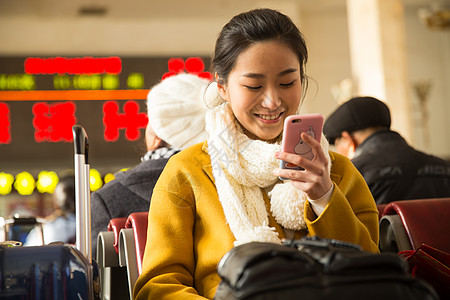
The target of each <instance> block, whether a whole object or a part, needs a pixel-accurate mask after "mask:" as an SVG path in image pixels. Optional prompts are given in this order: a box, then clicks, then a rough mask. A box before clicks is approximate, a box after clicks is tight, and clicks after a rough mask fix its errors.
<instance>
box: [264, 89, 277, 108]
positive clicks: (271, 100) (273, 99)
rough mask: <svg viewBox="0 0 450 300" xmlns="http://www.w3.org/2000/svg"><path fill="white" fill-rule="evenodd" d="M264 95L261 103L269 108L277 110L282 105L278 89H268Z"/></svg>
mask: <svg viewBox="0 0 450 300" xmlns="http://www.w3.org/2000/svg"><path fill="white" fill-rule="evenodd" d="M263 97H264V99H263V100H262V103H261V104H262V106H263V107H265V108H267V109H270V110H275V109H277V108H278V107H279V106H280V105H281V100H280V99H279V96H278V92H277V90H276V89H268V90H267V91H266V93H264V96H263Z"/></svg>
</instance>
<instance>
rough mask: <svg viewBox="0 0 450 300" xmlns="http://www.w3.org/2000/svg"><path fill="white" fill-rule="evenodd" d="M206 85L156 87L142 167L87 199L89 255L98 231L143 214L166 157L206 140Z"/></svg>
mask: <svg viewBox="0 0 450 300" xmlns="http://www.w3.org/2000/svg"><path fill="white" fill-rule="evenodd" d="M208 83H209V81H208V80H206V79H203V78H200V77H198V76H196V75H193V74H187V73H181V74H177V75H174V76H171V77H168V78H166V79H164V80H163V81H161V82H160V83H159V84H157V85H155V86H154V87H153V88H152V89H151V90H150V92H149V93H148V97H147V109H148V117H149V122H148V125H147V128H146V131H145V138H146V146H147V150H148V152H147V153H146V154H145V155H144V156H143V157H142V158H141V161H142V162H141V163H140V164H138V165H137V166H135V167H134V168H131V169H129V170H126V171H122V172H119V173H117V174H116V175H115V179H114V180H113V181H110V182H108V183H107V184H106V185H105V186H103V187H102V188H101V189H99V190H98V191H96V192H94V193H92V195H91V215H92V217H91V222H92V224H91V229H92V231H91V232H92V253H94V254H95V255H96V248H97V237H98V234H99V232H101V231H107V230H108V223H109V221H110V220H111V219H113V218H119V217H127V216H128V215H129V214H131V213H133V212H140V211H148V210H149V206H150V199H151V196H152V191H153V187H154V186H155V183H156V181H157V180H158V178H159V175H160V174H161V172H162V170H163V169H164V166H165V165H166V163H167V161H168V160H169V157H171V156H172V155H173V154H175V153H177V152H179V151H180V149H184V148H186V147H189V146H191V145H194V144H196V143H199V142H202V141H204V140H205V138H206V135H205V120H204V116H205V107H203V104H202V95H203V90H204V89H206V87H207V85H208Z"/></svg>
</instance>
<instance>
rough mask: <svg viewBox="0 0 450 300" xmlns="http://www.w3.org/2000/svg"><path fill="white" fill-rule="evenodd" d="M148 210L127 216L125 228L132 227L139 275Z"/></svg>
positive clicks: (145, 241) (145, 238)
mask: <svg viewBox="0 0 450 300" xmlns="http://www.w3.org/2000/svg"><path fill="white" fill-rule="evenodd" d="M147 224H148V212H135V213H132V214H130V215H129V216H128V219H127V222H126V224H125V228H133V233H134V244H135V247H136V261H137V267H138V272H139V275H140V274H141V273H142V259H143V258H144V251H145V244H146V243H147Z"/></svg>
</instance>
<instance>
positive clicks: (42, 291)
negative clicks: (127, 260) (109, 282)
mask: <svg viewBox="0 0 450 300" xmlns="http://www.w3.org/2000/svg"><path fill="white" fill-rule="evenodd" d="M73 135H74V149H75V187H76V192H75V195H76V216H77V221H76V222H77V224H76V228H77V229H76V247H75V246H73V245H69V244H62V243H55V244H51V245H45V246H38V247H22V246H16V245H17V244H14V243H6V244H3V245H1V246H0V299H27V300H28V299H31V300H38V299H42V300H49V299H55V300H60V299H61V300H65V299H77V300H79V299H88V300H93V299H98V297H99V296H98V295H99V289H100V284H99V282H100V280H99V277H98V267H97V265H96V263H95V261H93V260H92V255H91V249H90V245H91V239H90V205H89V202H90V191H89V164H88V148H89V143H88V139H87V135H86V132H85V131H84V129H83V128H82V127H81V126H78V125H75V126H74V127H73Z"/></svg>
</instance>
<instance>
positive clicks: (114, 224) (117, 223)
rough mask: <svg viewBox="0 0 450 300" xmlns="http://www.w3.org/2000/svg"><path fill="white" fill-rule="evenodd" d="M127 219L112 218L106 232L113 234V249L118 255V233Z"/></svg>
mask: <svg viewBox="0 0 450 300" xmlns="http://www.w3.org/2000/svg"><path fill="white" fill-rule="evenodd" d="M126 221H127V218H125V217H124V218H114V219H111V220H109V223H108V231H112V232H114V248H115V249H116V252H117V253H119V233H120V230H121V229H122V228H125V223H126Z"/></svg>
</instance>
